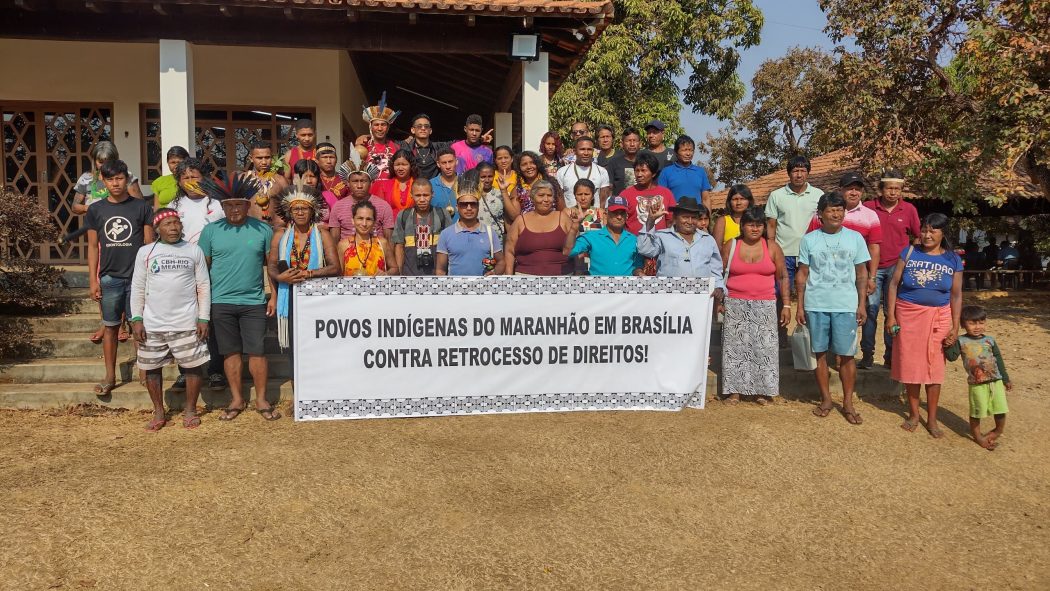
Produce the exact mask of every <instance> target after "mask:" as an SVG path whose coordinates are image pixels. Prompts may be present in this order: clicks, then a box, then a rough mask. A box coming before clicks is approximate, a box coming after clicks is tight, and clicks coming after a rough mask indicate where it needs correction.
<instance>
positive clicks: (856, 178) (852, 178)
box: [839, 172, 867, 187]
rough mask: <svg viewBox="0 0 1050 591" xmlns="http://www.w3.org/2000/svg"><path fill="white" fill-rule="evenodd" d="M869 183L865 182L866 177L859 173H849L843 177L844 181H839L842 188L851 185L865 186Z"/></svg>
mask: <svg viewBox="0 0 1050 591" xmlns="http://www.w3.org/2000/svg"><path fill="white" fill-rule="evenodd" d="M866 184H867V183H865V182H864V177H863V176H862V175H861V174H860V173H859V172H847V173H846V174H844V175H842V179H841V180H840V181H839V186H840V187H848V186H850V185H860V186H862V187H863V186H865V185H866Z"/></svg>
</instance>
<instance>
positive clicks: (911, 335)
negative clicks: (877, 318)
mask: <svg viewBox="0 0 1050 591" xmlns="http://www.w3.org/2000/svg"><path fill="white" fill-rule="evenodd" d="M894 315H895V316H896V319H897V324H899V325H900V327H901V330H900V332H899V333H897V336H895V337H893V366H892V367H891V369H890V377H891V378H893V379H894V380H896V381H898V382H900V383H902V384H943V383H944V339H945V337H947V336H948V333H949V332H951V330H952V307H951V305H945V306H940V307H933V306H920V305H919V304H913V303H911V302H905V301H901V300H897V305H896V308H895V309H894Z"/></svg>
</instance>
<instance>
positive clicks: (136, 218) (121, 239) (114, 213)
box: [84, 197, 153, 279]
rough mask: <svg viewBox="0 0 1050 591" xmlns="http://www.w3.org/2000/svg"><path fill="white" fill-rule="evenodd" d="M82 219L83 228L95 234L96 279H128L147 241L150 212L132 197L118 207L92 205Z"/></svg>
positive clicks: (106, 202) (103, 202)
mask: <svg viewBox="0 0 1050 591" xmlns="http://www.w3.org/2000/svg"><path fill="white" fill-rule="evenodd" d="M84 217H85V220H84V225H85V226H87V228H88V229H89V230H94V231H95V232H97V233H98V244H99V251H100V252H99V258H98V275H99V277H101V276H103V275H109V276H111V277H120V278H122V279H130V278H131V275H132V273H134V271H135V255H136V254H137V253H138V251H139V249H140V248H142V245H143V244H144V243H145V240H146V237H145V232H144V231H143V228H145V227H146V226H149V225H151V224H152V222H153V220H152V218H153V208H152V207H151V206H150V205H149V204H148V203H146V201H145V200H144V199H136V198H134V197H128V198H127V199H125V200H124V201H121V202H120V203H113V202H111V201H110V200H109V199H103V200H101V201H96V202H95V203H92V204H91V206H90V207H88V210H87V214H86V215H85V216H84Z"/></svg>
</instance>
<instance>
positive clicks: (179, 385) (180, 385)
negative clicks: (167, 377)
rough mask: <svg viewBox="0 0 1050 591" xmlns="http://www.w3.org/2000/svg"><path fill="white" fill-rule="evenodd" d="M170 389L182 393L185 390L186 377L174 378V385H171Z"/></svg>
mask: <svg viewBox="0 0 1050 591" xmlns="http://www.w3.org/2000/svg"><path fill="white" fill-rule="evenodd" d="M171 389H172V391H174V392H184V391H185V390H186V376H184V375H180V376H179V377H177V378H175V383H174V384H172V385H171Z"/></svg>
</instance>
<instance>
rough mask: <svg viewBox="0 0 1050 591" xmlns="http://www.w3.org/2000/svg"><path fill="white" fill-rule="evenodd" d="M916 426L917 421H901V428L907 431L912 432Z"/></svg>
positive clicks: (917, 424)
mask: <svg viewBox="0 0 1050 591" xmlns="http://www.w3.org/2000/svg"><path fill="white" fill-rule="evenodd" d="M918 426H919V422H918V421H916V422H914V423H913V422H911V421H909V420H905V421H904V422H903V423H901V429H904V430H905V431H907V432H908V433H914V432H915V429H916V428H917V427H918Z"/></svg>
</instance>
